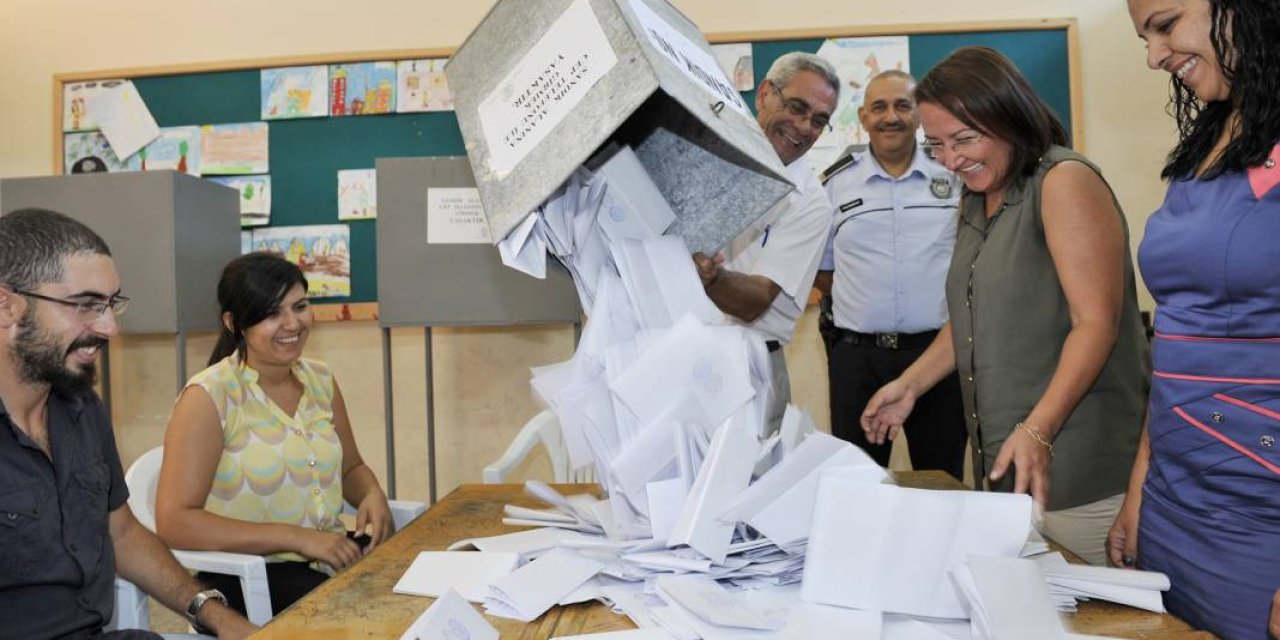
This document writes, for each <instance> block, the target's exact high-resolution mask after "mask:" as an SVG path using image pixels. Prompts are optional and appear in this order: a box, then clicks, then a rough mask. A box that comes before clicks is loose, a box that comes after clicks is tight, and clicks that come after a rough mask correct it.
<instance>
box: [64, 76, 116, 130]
mask: <svg viewBox="0 0 1280 640" xmlns="http://www.w3.org/2000/svg"><path fill="white" fill-rule="evenodd" d="M123 82H124V80H90V81H88V82H71V83H68V84H64V85H62V132H63V133H71V132H72V131H93V130H95V129H97V128H98V121H97V120H96V119H94V117H93V114H91V113H89V107H88V104H89V98H92V97H93V96H96V95H98V94H99V93H102V92H103V91H106V90H107V89H110V88H112V87H115V86H116V85H119V84H121V83H123Z"/></svg>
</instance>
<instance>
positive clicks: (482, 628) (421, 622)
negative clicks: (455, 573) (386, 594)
mask: <svg viewBox="0 0 1280 640" xmlns="http://www.w3.org/2000/svg"><path fill="white" fill-rule="evenodd" d="M437 638H468V639H469V640H498V630H497V629H494V628H493V625H491V624H489V621H488V620H485V619H484V616H482V615H480V612H479V611H476V610H475V608H474V607H472V606H471V603H469V602H467V601H466V600H464V599H463V598H462V596H461V595H459V594H458V592H457V591H454V590H453V589H449V590H446V591H445V592H444V595H442V596H440V598H439V599H437V600H436V601H435V602H433V603H431V606H429V607H427V610H426V611H424V612H423V613H422V615H421V616H419V617H418V619H417V620H414V621H413V624H411V625H409V629H408V630H406V631H405V632H404V635H401V636H400V640H436V639H437Z"/></svg>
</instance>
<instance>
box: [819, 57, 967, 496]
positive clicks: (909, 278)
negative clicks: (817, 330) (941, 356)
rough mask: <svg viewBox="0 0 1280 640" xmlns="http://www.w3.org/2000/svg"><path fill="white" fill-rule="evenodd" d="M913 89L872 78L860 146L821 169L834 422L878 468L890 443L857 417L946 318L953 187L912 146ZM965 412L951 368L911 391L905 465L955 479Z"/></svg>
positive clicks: (898, 77) (822, 285)
mask: <svg viewBox="0 0 1280 640" xmlns="http://www.w3.org/2000/svg"><path fill="white" fill-rule="evenodd" d="M914 88H915V79H914V78H912V77H911V75H910V74H908V73H905V72H903V71H897V70H891V71H885V72H882V73H880V74H878V75H876V76H875V77H874V78H872V80H871V82H870V84H868V85H867V91H866V95H865V96H864V98H863V103H862V106H861V107H860V108H859V109H858V118H859V120H860V121H861V122H862V127H863V128H864V129H865V130H866V131H867V133H868V136H869V138H870V146H869V150H868V151H867V152H863V153H848V154H846V155H844V156H842V157H841V158H840V159H839V160H837V161H836V162H835V164H833V165H832V166H831V167H830V168H828V169H827V170H826V171H825V172H823V176H822V182H823V185H824V187H825V188H826V191H827V195H828V196H829V197H830V199H831V203H832V205H833V206H834V207H835V223H834V225H833V226H832V230H831V236H830V240H829V241H828V243H827V249H826V252H825V254H824V256H823V260H822V264H821V266H820V267H819V269H820V270H819V273H818V277H817V282H816V285H817V286H818V288H819V289H821V290H822V291H823V293H824V294H827V295H829V296H830V297H831V301H832V316H831V321H832V323H833V325H834V326H833V327H832V328H830V329H829V330H828V331H827V336H828V337H829V342H828V352H827V356H828V374H829V379H830V385H831V387H830V390H831V431H832V433H833V434H834V435H836V436H837V437H839V438H842V439H844V440H847V441H849V442H852V443H854V444H856V445H858V446H860V447H862V448H863V449H865V450H866V451H867V452H868V453H869V454H871V456H872V457H873V458H875V460H876V462H878V463H880V464H881V465H885V466H887V465H888V463H889V453H890V448H891V445H890V444H888V443H886V444H881V445H874V444H871V443H869V442H868V441H867V438H866V435H865V434H864V433H863V431H862V428H861V427H860V426H859V423H858V418H859V416H860V415H861V414H862V411H863V409H865V408H866V405H867V402H868V401H869V400H870V399H871V396H872V395H873V394H875V392H876V390H877V389H879V388H880V387H881V386H882V385H884V384H886V383H888V382H890V381H892V380H894V379H896V378H897V377H898V376H899V375H900V374H901V373H902V372H903V370H905V369H906V368H907V367H908V366H910V365H911V363H912V362H914V361H915V359H916V358H917V357H919V356H920V354H921V353H923V352H924V350H925V347H927V346H929V343H930V342H932V341H933V338H934V336H935V335H937V333H938V329H939V328H940V327H941V326H942V325H943V324H944V323H946V321H947V307H946V300H945V297H944V294H943V280H944V279H945V277H946V274H947V268H948V266H949V264H950V262H951V251H952V247H953V245H954V243H955V234H956V202H957V200H958V198H959V191H960V189H959V182H958V180H957V179H956V178H955V176H953V175H952V174H951V173H950V172H948V171H947V170H946V169H944V168H943V167H941V166H940V165H938V164H937V163H935V162H934V161H932V160H930V159H929V158H928V157H927V155H926V154H924V153H922V152H921V151H920V150H919V148H918V145H917V144H916V129H917V127H918V123H917V120H916V105H915V101H914V100H913V99H912V96H911V92H912V90H913V89H914ZM963 411H964V409H963V407H962V405H961V401H960V385H959V381H958V380H957V379H956V377H955V374H952V375H951V376H950V377H948V378H947V379H945V380H943V381H942V382H940V383H939V384H938V385H937V386H935V387H934V388H933V389H932V390H931V391H929V393H927V394H925V395H924V396H923V397H921V398H920V400H919V401H918V402H917V403H916V407H915V411H914V412H912V414H911V417H910V419H908V420H907V422H906V424H905V429H906V432H907V443H908V445H909V446H910V451H911V463H912V467H913V468H915V469H917V470H922V469H941V470H943V471H946V472H948V473H950V474H951V475H953V476H955V477H956V478H962V477H963V473H964V447H965V441H966V439H967V437H968V436H967V432H966V431H965V424H964V413H963Z"/></svg>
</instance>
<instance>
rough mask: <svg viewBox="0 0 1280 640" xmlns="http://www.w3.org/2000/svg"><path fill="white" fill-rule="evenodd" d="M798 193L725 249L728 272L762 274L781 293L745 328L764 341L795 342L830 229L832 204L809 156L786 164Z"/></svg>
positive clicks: (790, 195)
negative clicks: (794, 338)
mask: <svg viewBox="0 0 1280 640" xmlns="http://www.w3.org/2000/svg"><path fill="white" fill-rule="evenodd" d="M787 172H788V173H789V174H790V177H791V180H792V182H794V183H795V184H796V186H797V190H796V191H793V192H791V193H790V194H788V195H787V196H786V197H784V198H783V199H782V200H780V201H778V203H777V204H776V205H774V206H773V208H771V209H770V210H769V212H768V213H766V214H765V215H763V216H761V218H760V219H759V220H757V221H756V222H754V223H753V224H752V225H751V226H750V227H748V228H747V229H746V230H744V231H743V232H742V233H740V234H739V235H738V237H737V238H735V239H734V240H733V242H731V243H730V244H729V247H728V248H727V249H726V250H725V258H726V262H725V268H727V269H730V270H732V271H738V272H742V273H748V274H752V275H759V276H764V277H766V278H768V279H770V280H772V281H773V282H774V283H776V284H777V285H778V287H779V288H780V289H781V291H780V292H779V293H778V295H777V296H776V297H775V298H774V299H773V303H772V305H770V307H769V309H768V310H766V311H765V312H764V313H763V314H762V315H761V316H760V317H759V318H756V320H755V322H752V323H750V324H748V325H746V326H748V327H751V328H753V329H755V330H757V331H760V332H761V333H762V334H764V335H765V339H766V340H777V341H778V342H781V343H784V344H785V343H787V342H790V341H791V334H792V331H793V330H794V329H795V326H796V320H797V319H799V317H800V314H801V313H803V312H804V308H805V305H807V304H808V302H809V290H810V288H812V287H813V278H814V276H815V275H817V273H818V262H819V261H820V260H821V259H822V250H823V246H824V244H825V243H826V238H827V236H828V235H829V234H830V231H831V203H830V201H828V200H827V194H826V192H824V191H823V190H822V184H821V183H820V182H819V181H818V176H817V174H815V173H814V171H813V169H812V167H811V165H810V164H809V162H808V160H807V159H806V158H805V157H803V156H802V157H801V158H799V159H797V160H796V161H795V162H792V163H791V164H789V165H787Z"/></svg>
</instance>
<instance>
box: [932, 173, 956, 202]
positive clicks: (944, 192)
mask: <svg viewBox="0 0 1280 640" xmlns="http://www.w3.org/2000/svg"><path fill="white" fill-rule="evenodd" d="M929 191H931V192H933V197H935V198H937V199H939V200H946V199H947V198H950V197H951V178H948V177H947V176H933V177H932V178H930V179H929Z"/></svg>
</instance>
